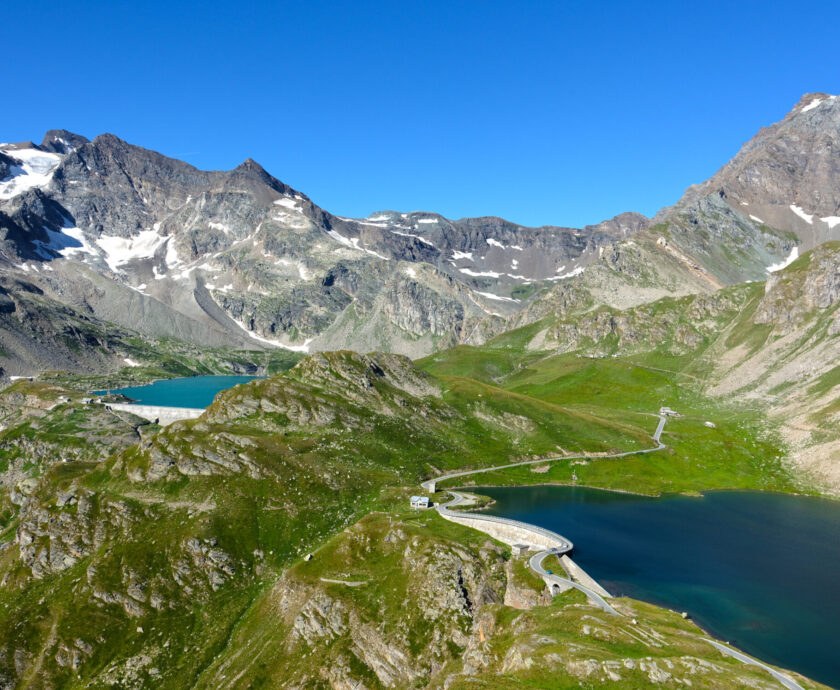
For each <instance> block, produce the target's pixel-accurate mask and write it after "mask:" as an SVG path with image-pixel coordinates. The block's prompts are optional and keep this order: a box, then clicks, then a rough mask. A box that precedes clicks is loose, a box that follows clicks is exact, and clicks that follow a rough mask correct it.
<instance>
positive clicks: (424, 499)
mask: <svg viewBox="0 0 840 690" xmlns="http://www.w3.org/2000/svg"><path fill="white" fill-rule="evenodd" d="M428 507H429V497H428V496H412V497H411V508H412V509H413V510H422V509H424V508H428Z"/></svg>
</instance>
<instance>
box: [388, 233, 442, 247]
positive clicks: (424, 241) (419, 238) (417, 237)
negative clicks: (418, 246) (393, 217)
mask: <svg viewBox="0 0 840 690" xmlns="http://www.w3.org/2000/svg"><path fill="white" fill-rule="evenodd" d="M391 232H392V233H394V234H395V235H402V236H403V237H413V238H414V239H416V240H419V241H420V242H422V243H423V244H428V245H429V246H430V247H434V246H435V245H434V244H432V243H431V242H430V241H429V240H427V239H426V238H425V237H420V235H412V234H411V233H410V232H400V231H399V230H391Z"/></svg>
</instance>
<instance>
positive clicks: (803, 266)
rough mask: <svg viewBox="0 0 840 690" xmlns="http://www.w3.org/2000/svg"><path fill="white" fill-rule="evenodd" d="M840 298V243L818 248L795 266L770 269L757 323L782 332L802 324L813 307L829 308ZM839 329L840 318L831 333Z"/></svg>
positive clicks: (756, 318) (757, 315)
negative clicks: (781, 269) (776, 270)
mask: <svg viewBox="0 0 840 690" xmlns="http://www.w3.org/2000/svg"><path fill="white" fill-rule="evenodd" d="M838 300H840V243H837V242H831V243H828V244H825V245H823V246H821V247H818V248H817V249H815V250H814V251H813V252H812V253H811V255H809V256H808V257H805V258H803V259H801V260H800V261H799V262H798V263H797V264H796V266H795V267H791V268H790V269H788V270H785V271H779V272H776V273H771V274H770V276H769V277H768V279H767V282H766V284H765V289H764V297H763V298H762V300H761V302H759V304H758V307H757V309H756V313H755V317H754V319H753V321H754V323H757V324H772V325H773V326H774V329H775V330H776V331H777V332H778V333H781V334H786V333H791V332H793V331H794V330H796V329H797V328H798V327H800V326H801V325H802V323H803V322H804V321H805V320H806V319H807V318H808V317H809V316H810V315H811V313H812V312H813V311H814V310H826V309H828V308H830V307H831V306H833V305H834V304H835V303H837V301H838ZM838 331H840V327H838V320H837V319H835V320H834V322H833V324H832V326H830V327H829V335H834V334H835V333H837V332H838Z"/></svg>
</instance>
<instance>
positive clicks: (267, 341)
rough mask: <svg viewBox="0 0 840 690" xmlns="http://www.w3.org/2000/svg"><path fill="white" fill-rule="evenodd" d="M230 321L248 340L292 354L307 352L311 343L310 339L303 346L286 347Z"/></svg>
mask: <svg viewBox="0 0 840 690" xmlns="http://www.w3.org/2000/svg"><path fill="white" fill-rule="evenodd" d="M231 320H232V321H233V322H234V323H235V324H236V325H237V326H239V327H240V328H241V329H242V330H243V331H245V332H246V333H247V334H248V336H249V337H250V338H253V339H254V340H256V341H257V342H260V343H265V344H266V345H274V347H281V348H283V349H284V350H291V351H292V352H307V353H308V352H309V343H311V342H312V338H307V339H306V340H305V341H304V343H303V345H286V344H285V343H281V342H280V341H279V340H272V339H271V338H263V337H262V336H260V335H257V334H256V333H254V331H252V330H250V329H248V327H247V326H246V325H245V324H244V323H242V322H241V321H238V320H237V319H234V318H233V317H231Z"/></svg>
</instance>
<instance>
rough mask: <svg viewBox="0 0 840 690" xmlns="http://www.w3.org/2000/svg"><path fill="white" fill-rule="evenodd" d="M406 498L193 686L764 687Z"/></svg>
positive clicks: (694, 642) (328, 551) (307, 568)
mask: <svg viewBox="0 0 840 690" xmlns="http://www.w3.org/2000/svg"><path fill="white" fill-rule="evenodd" d="M406 499H407V494H406V493H405V492H395V493H389V494H388V495H387V496H385V497H383V505H382V511H381V512H377V513H373V514H371V515H368V516H367V517H365V518H364V519H362V520H360V521H359V522H358V523H356V524H354V525H352V526H349V527H348V528H347V529H345V530H343V531H342V532H341V533H339V534H338V535H336V536H335V537H333V538H332V539H330V540H329V541H328V542H326V543H325V544H324V545H323V546H322V547H321V548H320V549H318V550H316V551H315V552H314V553H313V557H312V559H311V560H309V561H305V562H299V563H297V564H295V565H294V566H293V567H292V568H290V569H289V570H288V571H286V572H285V573H284V574H283V576H282V577H281V578H280V579H278V580H277V582H276V583H275V584H274V585H273V586H272V587H270V588H268V589H266V590H265V592H264V593H263V594H262V595H261V596H260V597H258V598H257V599H256V600H255V602H254V605H253V606H252V607H251V608H250V609H249V610H248V611H247V612H246V613H245V614H244V615H243V616H242V618H241V619H240V620H239V621H238V623H237V625H236V626H235V629H234V630H233V633H232V636H231V640H230V644H229V647H228V649H226V650H225V651H224V652H222V653H221V654H220V655H219V656H218V657H217V658H216V660H215V661H214V663H213V664H212V665H211V666H210V667H209V668H208V669H207V670H206V671H205V672H204V673H203V674H202V676H201V678H200V679H199V682H198V683H197V686H198V687H206V688H216V687H230V688H262V687H266V688H268V687H277V686H279V685H283V684H289V685H293V686H298V687H342V686H349V687H353V686H354V684H358V683H360V682H361V683H363V684H364V685H365V686H366V687H371V688H377V687H431V688H438V687H476V686H478V687H494V688H496V687H511V688H513V687H517V688H521V687H539V688H559V687H580V686H581V684H583V685H584V686H585V687H601V686H610V687H625V688H638V687H645V686H647V685H650V684H652V683H655V682H658V683H665V684H666V685H667V684H671V685H677V684H683V683H685V681H689V682H690V683H691V686H692V687H706V688H712V687H743V686H745V685H747V684H755V686H756V687H772V681H771V679H770V676H769V675H768V674H767V673H766V672H764V671H761V670H758V669H754V668H750V667H748V666H745V665H743V664H741V663H740V662H737V661H735V660H733V659H730V658H728V657H725V656H723V655H722V654H720V653H719V652H717V651H716V650H715V649H714V648H713V647H712V646H710V645H709V644H708V643H706V642H703V641H702V640H701V639H700V638H701V637H702V636H703V633H702V631H701V630H700V629H699V628H697V626H695V625H694V624H693V623H691V622H690V621H687V620H684V619H683V618H681V617H680V615H679V614H677V613H674V612H671V611H665V610H663V609H660V608H657V607H655V606H651V605H648V604H643V603H641V602H637V601H633V600H629V599H619V600H616V606H618V607H619V609H620V610H621V611H622V612H623V613H624V614H625V616H623V617H614V616H609V615H607V614H605V613H603V612H602V611H601V610H600V609H598V608H596V607H594V606H592V605H591V604H589V603H588V602H587V601H586V599H585V597H584V596H583V595H582V594H580V593H579V592H577V591H571V592H567V593H565V594H563V595H560V596H557V597H555V598H554V600H553V601H551V599H550V598H548V599H542V598H539V594H540V592H542V590H543V589H544V584H543V582H542V581H541V580H540V579H539V578H537V577H535V576H534V575H533V573H532V572H531V571H530V570H528V569H527V566H526V559H525V558H524V557H512V556H511V553H510V550H509V549H508V548H507V547H506V546H504V545H502V544H499V543H496V542H493V541H492V540H490V539H488V538H487V537H485V536H484V535H482V534H480V533H478V532H476V531H474V530H471V529H468V528H465V527H462V526H460V525H456V524H453V523H451V522H447V521H445V520H443V519H442V518H441V517H440V516H438V515H437V514H436V513H434V512H431V511H429V512H421V513H416V512H411V511H409V510H408V509H407V500H406ZM538 598H539V599H538ZM505 602H507V604H506V603H505ZM537 602H538V603H537ZM513 604H516V606H517V608H514V607H513V606H512V605H513ZM523 607H524V608H523ZM803 684H804V686H805V687H815V685H814V684H812V683H810V682H808V681H805V680H803Z"/></svg>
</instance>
